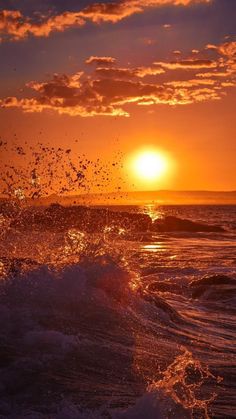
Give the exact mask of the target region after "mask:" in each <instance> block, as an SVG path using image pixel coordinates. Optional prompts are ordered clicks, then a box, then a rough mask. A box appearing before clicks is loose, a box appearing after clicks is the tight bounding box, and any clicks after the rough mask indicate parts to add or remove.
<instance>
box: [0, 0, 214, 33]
mask: <svg viewBox="0 0 236 419" xmlns="http://www.w3.org/2000/svg"><path fill="white" fill-rule="evenodd" d="M210 2H211V0H121V1H116V2H110V3H94V4H92V5H90V6H88V7H86V8H84V9H81V10H78V11H76V12H69V11H66V12H64V13H62V14H58V15H53V16H50V17H47V18H45V17H44V16H41V17H40V18H39V19H38V20H35V19H33V18H30V17H28V16H24V15H23V14H22V13H21V12H20V11H19V10H15V11H14V10H13V11H12V10H2V11H0V40H1V39H7V40H14V41H17V40H21V39H25V38H27V37H29V36H35V37H47V36H49V35H50V34H51V33H52V32H55V31H57V32H62V31H65V30H66V29H68V28H72V27H81V26H83V25H85V23H86V22H88V21H91V22H93V23H96V24H99V23H103V22H110V23H116V22H119V21H121V20H123V19H125V18H127V17H129V16H132V15H133V14H136V13H142V12H144V11H145V10H146V9H148V8H155V7H161V6H166V5H173V6H191V5H192V4H195V3H210Z"/></svg>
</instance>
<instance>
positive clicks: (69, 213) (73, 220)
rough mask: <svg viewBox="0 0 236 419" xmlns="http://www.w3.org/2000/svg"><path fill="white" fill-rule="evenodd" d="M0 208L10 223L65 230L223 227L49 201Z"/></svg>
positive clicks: (199, 229)
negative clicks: (45, 204)
mask: <svg viewBox="0 0 236 419" xmlns="http://www.w3.org/2000/svg"><path fill="white" fill-rule="evenodd" d="M1 207H2V209H0V212H1V213H2V215H4V216H5V217H10V218H11V222H10V227H11V228H17V229H23V230H31V229H36V230H48V229H49V230H59V229H60V230H66V229H68V228H77V229H79V230H81V231H86V232H89V233H93V232H100V231H102V230H104V228H109V229H110V231H113V232H120V231H121V230H124V231H127V232H130V231H134V232H137V233H138V232H148V231H152V232H181V231H182V232H191V233H196V232H215V233H222V232H224V231H225V230H224V229H223V228H222V227H221V226H218V225H208V224H202V223H197V222H194V221H191V220H186V219H181V218H177V217H174V216H166V217H162V218H158V219H156V220H154V221H152V219H151V217H150V216H149V215H148V214H142V213H135V212H125V211H120V212H119V211H112V210H108V209H103V208H96V209H95V208H90V207H83V206H70V207H63V206H61V205H59V204H52V205H51V206H49V207H47V208H36V207H29V208H25V209H23V210H20V209H18V211H17V209H16V206H14V205H10V204H2V206H1Z"/></svg>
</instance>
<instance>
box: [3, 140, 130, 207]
mask: <svg viewBox="0 0 236 419" xmlns="http://www.w3.org/2000/svg"><path fill="white" fill-rule="evenodd" d="M0 148H1V152H2V156H3V158H2V163H1V166H0V170H1V175H2V176H1V181H0V196H5V197H8V198H10V199H12V200H16V201H18V202H19V203H21V202H22V201H24V202H25V201H26V200H31V201H32V200H36V199H39V198H42V197H47V196H51V195H56V196H62V195H73V194H79V193H80V194H88V193H93V192H94V191H95V192H96V193H98V194H99V193H103V192H106V191H109V190H110V185H118V186H114V188H113V189H114V192H120V190H121V185H123V184H124V179H123V178H122V177H121V169H122V158H123V155H122V153H120V152H116V153H115V154H114V156H113V157H112V158H111V160H110V161H106V162H104V161H102V160H101V159H100V158H97V159H95V160H92V159H89V158H88V157H86V155H85V154H83V153H78V152H76V151H74V150H72V149H71V148H67V149H66V148H63V147H52V146H49V145H47V144H44V143H40V142H39V143H37V144H36V145H35V146H34V147H33V146H31V145H29V144H28V143H27V142H25V143H24V146H22V145H19V144H18V143H17V142H13V144H12V145H10V144H8V143H7V142H4V141H2V140H1V141H0ZM114 179H115V180H116V182H115V181H114ZM55 198H56V197H55Z"/></svg>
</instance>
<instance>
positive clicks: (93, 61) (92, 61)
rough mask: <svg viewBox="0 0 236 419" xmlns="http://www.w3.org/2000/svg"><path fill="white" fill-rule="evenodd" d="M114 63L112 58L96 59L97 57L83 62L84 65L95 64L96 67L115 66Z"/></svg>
mask: <svg viewBox="0 0 236 419" xmlns="http://www.w3.org/2000/svg"><path fill="white" fill-rule="evenodd" d="M115 62H116V59H115V58H113V57H97V56H91V57H89V58H88V59H87V60H86V61H85V63H86V64H96V65H110V64H115Z"/></svg>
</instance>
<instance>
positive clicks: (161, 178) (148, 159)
mask: <svg viewBox="0 0 236 419" xmlns="http://www.w3.org/2000/svg"><path fill="white" fill-rule="evenodd" d="M127 169H128V172H129V177H130V178H131V180H133V184H134V186H137V187H141V188H144V189H149V188H153V187H155V185H156V184H159V185H160V184H161V185H163V186H164V185H166V184H167V183H168V181H169V179H170V177H171V174H172V172H173V159H172V158H171V157H170V156H169V154H168V153H167V152H165V151H162V150H159V149H157V148H155V147H145V148H142V149H139V150H137V151H136V152H134V153H133V154H131V155H130V156H129V158H128V161H127Z"/></svg>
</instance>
